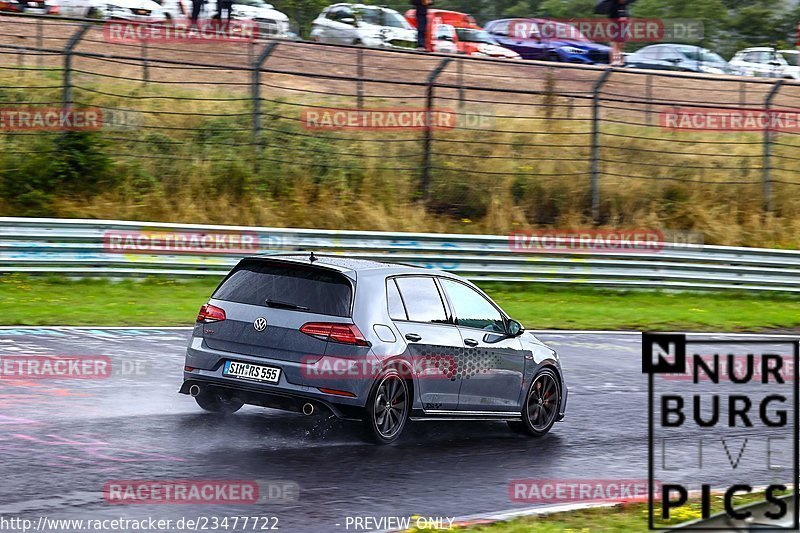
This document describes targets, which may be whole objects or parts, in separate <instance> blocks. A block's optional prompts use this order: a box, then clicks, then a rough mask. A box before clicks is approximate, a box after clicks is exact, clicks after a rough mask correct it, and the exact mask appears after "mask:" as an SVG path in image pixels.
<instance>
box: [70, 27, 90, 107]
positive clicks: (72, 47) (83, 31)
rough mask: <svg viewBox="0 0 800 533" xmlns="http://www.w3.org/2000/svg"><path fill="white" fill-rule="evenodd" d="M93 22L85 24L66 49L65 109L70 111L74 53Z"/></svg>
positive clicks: (72, 37) (74, 34)
mask: <svg viewBox="0 0 800 533" xmlns="http://www.w3.org/2000/svg"><path fill="white" fill-rule="evenodd" d="M91 24H92V23H91V22H84V23H83V25H81V27H80V28H78V31H76V32H75V33H73V34H72V36H71V37H70V38H69V41H67V46H66V47H65V48H64V95H63V99H64V107H65V108H67V109H69V108H70V107H72V52H73V50H75V47H76V46H78V43H79V42H80V41H81V39H83V36H84V35H85V34H86V32H87V31H89V28H90V27H91Z"/></svg>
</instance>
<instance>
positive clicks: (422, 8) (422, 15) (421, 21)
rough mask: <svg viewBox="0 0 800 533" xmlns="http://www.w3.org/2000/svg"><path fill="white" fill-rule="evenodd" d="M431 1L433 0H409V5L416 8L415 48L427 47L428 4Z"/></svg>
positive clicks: (422, 48) (424, 48) (425, 48)
mask: <svg viewBox="0 0 800 533" xmlns="http://www.w3.org/2000/svg"><path fill="white" fill-rule="evenodd" d="M432 3H433V0H411V5H413V6H414V8H415V9H416V13H415V15H414V17H415V18H416V20H417V50H427V49H428V46H427V44H428V6H430V5H431V4H432Z"/></svg>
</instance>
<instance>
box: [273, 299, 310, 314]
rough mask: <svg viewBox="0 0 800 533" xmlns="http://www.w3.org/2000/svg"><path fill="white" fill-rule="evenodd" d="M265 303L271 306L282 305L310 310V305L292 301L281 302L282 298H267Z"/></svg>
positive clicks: (286, 307)
mask: <svg viewBox="0 0 800 533" xmlns="http://www.w3.org/2000/svg"><path fill="white" fill-rule="evenodd" d="M264 303H265V304H267V305H268V306H270V307H280V308H281V309H296V310H298V311H308V307H306V306H304V305H297V304H293V303H292V302H281V301H280V300H271V299H270V298H267V299H266V300H264Z"/></svg>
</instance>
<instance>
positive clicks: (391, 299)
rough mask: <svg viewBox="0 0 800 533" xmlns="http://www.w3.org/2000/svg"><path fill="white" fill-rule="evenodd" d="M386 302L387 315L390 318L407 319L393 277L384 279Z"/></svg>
mask: <svg viewBox="0 0 800 533" xmlns="http://www.w3.org/2000/svg"><path fill="white" fill-rule="evenodd" d="M386 302H387V304H388V307H389V317H390V318H391V319H392V320H408V315H407V314H406V308H405V306H404V305H403V300H402V299H401V298H400V291H399V290H397V283H395V281H394V280H393V279H387V280H386Z"/></svg>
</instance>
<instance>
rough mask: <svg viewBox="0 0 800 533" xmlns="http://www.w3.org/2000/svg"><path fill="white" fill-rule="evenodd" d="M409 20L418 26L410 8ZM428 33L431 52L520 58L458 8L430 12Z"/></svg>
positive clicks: (415, 15)
mask: <svg viewBox="0 0 800 533" xmlns="http://www.w3.org/2000/svg"><path fill="white" fill-rule="evenodd" d="M405 17H406V20H408V22H409V23H410V24H411V26H413V27H414V28H416V27H417V13H416V10H414V9H409V10H408V11H406V14H405ZM428 18H429V21H430V24H428V32H429V34H428V36H427V38H426V39H425V41H426V42H427V43H428V45H427V48H428V50H430V51H432V52H440V53H453V54H466V55H470V56H475V57H497V58H503V59H520V55H519V54H518V53H516V52H514V51H513V50H509V49H508V48H504V47H502V46H500V45H499V44H498V43H497V41H496V40H495V39H494V37H492V36H491V35H490V34H489V33H488V32H486V31H485V30H483V29H482V28H481V27H480V26H479V25H478V23H477V22H475V19H474V18H473V17H472V15H468V14H466V13H460V12H458V11H447V10H444V9H431V10H429V11H428Z"/></svg>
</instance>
